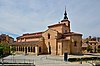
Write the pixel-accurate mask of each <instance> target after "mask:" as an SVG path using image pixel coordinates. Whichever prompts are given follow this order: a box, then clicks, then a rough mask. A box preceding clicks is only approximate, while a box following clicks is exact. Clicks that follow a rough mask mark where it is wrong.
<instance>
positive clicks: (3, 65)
mask: <svg viewBox="0 0 100 66" xmlns="http://www.w3.org/2000/svg"><path fill="white" fill-rule="evenodd" d="M0 66H35V65H34V64H0Z"/></svg>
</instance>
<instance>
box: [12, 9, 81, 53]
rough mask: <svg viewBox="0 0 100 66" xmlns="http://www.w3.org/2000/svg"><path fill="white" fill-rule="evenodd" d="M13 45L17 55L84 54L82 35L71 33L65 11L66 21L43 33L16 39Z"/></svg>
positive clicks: (30, 34)
mask: <svg viewBox="0 0 100 66" xmlns="http://www.w3.org/2000/svg"><path fill="white" fill-rule="evenodd" d="M16 39H17V41H16V42H15V43H13V44H11V47H15V48H16V52H15V53H16V54H36V55H41V54H51V55H63V54H64V53H65V52H68V53H69V54H81V53H82V50H81V48H82V34H79V33H75V32H71V28H70V21H69V19H68V17H67V12H66V9H65V12H64V19H63V20H61V21H60V22H58V23H57V24H53V25H50V26H48V28H47V30H45V31H43V32H36V33H27V34H23V35H22V36H19V37H17V38H16Z"/></svg>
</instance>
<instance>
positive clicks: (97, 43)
mask: <svg viewBox="0 0 100 66" xmlns="http://www.w3.org/2000/svg"><path fill="white" fill-rule="evenodd" d="M89 47H90V51H87V48H89ZM98 48H100V37H91V36H89V37H88V38H86V39H83V43H82V51H83V53H88V52H89V53H97V52H98Z"/></svg>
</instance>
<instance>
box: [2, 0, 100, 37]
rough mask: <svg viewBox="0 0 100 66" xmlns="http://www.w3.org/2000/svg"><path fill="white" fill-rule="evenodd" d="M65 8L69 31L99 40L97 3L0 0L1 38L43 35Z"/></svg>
mask: <svg viewBox="0 0 100 66" xmlns="http://www.w3.org/2000/svg"><path fill="white" fill-rule="evenodd" d="M65 6H66V9H67V13H68V18H69V20H70V21H71V31H73V32H78V33H82V34H83V38H85V37H88V36H90V35H91V36H100V0H0V34H2V33H5V34H8V35H10V36H12V37H14V38H15V37H17V36H20V35H22V34H24V33H34V32H39V31H45V30H46V29H47V26H48V25H51V24H55V23H58V22H59V21H61V20H62V19H63V14H64V9H65Z"/></svg>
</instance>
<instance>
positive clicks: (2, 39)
mask: <svg viewBox="0 0 100 66" xmlns="http://www.w3.org/2000/svg"><path fill="white" fill-rule="evenodd" d="M0 42H7V43H13V42H14V38H12V37H10V36H9V35H6V34H1V35H0Z"/></svg>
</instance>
